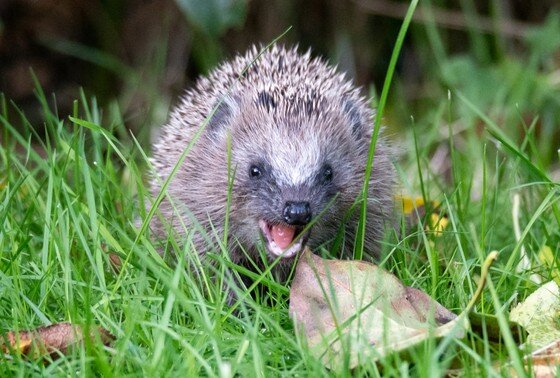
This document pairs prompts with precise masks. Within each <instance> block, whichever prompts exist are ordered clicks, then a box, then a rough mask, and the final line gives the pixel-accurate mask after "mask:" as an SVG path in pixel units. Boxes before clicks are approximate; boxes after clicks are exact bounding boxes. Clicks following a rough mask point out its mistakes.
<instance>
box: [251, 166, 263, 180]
mask: <svg viewBox="0 0 560 378" xmlns="http://www.w3.org/2000/svg"><path fill="white" fill-rule="evenodd" d="M262 174H263V169H262V167H260V166H258V165H255V164H253V165H251V167H250V168H249V176H251V178H259V177H261V176H262Z"/></svg>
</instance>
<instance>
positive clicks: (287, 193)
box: [151, 46, 395, 266]
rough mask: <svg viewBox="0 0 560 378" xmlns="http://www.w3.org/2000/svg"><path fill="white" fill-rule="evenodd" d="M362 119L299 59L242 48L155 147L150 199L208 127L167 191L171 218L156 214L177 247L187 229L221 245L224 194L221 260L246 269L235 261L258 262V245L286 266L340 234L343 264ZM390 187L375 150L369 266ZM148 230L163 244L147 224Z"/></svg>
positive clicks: (388, 209)
mask: <svg viewBox="0 0 560 378" xmlns="http://www.w3.org/2000/svg"><path fill="white" fill-rule="evenodd" d="M373 116H374V113H373V111H372V110H371V109H370V108H369V107H368V105H367V101H366V99H365V98H364V97H363V96H362V95H361V94H360V92H359V90H358V89H357V88H356V87H354V86H353V85H352V83H351V82H350V81H349V80H347V79H346V78H345V76H344V75H343V74H341V73H338V72H337V71H336V70H335V69H334V68H333V67H330V66H329V65H327V64H326V63H325V62H323V61H322V60H320V59H317V58H311V57H310V54H309V52H307V53H306V54H300V53H298V51H297V50H296V49H295V48H294V49H286V48H283V47H280V46H274V47H272V48H270V49H269V50H267V51H265V52H264V53H262V55H261V56H258V50H257V48H256V47H253V48H252V49H250V50H249V51H248V52H247V53H246V54H245V55H240V56H237V57H235V58H234V59H232V60H231V61H229V62H226V63H223V64H222V65H220V66H218V67H217V68H216V69H214V70H213V71H212V72H211V73H210V74H209V75H208V76H207V77H203V78H201V79H199V80H198V82H197V83H196V85H195V86H194V87H193V88H191V89H189V90H187V91H186V94H185V95H184V96H183V97H182V99H181V101H180V103H179V104H178V105H177V106H176V108H175V109H174V110H173V112H172V113H171V116H170V119H169V122H168V123H167V124H166V125H165V126H164V127H163V130H162V133H161V137H160V139H159V140H158V141H157V143H155V144H154V147H153V158H152V163H153V166H154V168H155V172H156V174H157V176H158V177H155V178H154V180H152V185H151V190H152V193H153V194H154V195H157V193H159V191H160V190H161V184H160V183H161V182H162V181H164V180H165V179H166V178H167V177H168V176H169V174H170V173H171V171H172V169H173V167H174V166H175V164H176V163H177V161H178V159H179V157H180V156H181V154H182V152H183V151H184V149H185V148H186V147H187V146H188V145H189V143H190V142H191V141H192V139H193V138H194V137H195V135H197V131H198V130H200V128H201V126H202V125H204V124H205V121H206V120H207V118H210V119H209V120H208V122H207V124H206V127H205V129H204V130H203V131H202V132H201V134H200V137H199V140H198V141H196V143H195V144H194V146H193V148H192V150H191V151H190V152H189V154H188V155H187V157H186V159H185V160H184V162H183V164H182V165H181V166H180V167H179V169H178V171H177V174H176V176H175V177H174V178H173V179H172V180H171V183H170V185H169V188H168V194H169V196H170V197H171V199H172V201H173V204H174V205H175V207H176V209H177V210H178V212H179V213H177V212H176V210H175V208H174V206H173V205H172V204H171V203H170V202H169V201H168V200H164V201H163V202H162V203H161V205H160V210H161V212H162V214H163V215H164V217H165V218H166V219H167V220H169V221H170V222H171V224H172V226H173V228H174V229H175V231H176V232H177V233H178V234H179V235H181V234H183V233H184V230H183V224H184V225H186V226H187V228H188V227H191V226H192V225H193V222H196V223H197V224H199V225H200V226H202V229H205V230H207V231H210V229H213V230H215V231H216V232H217V233H218V236H220V238H223V233H224V228H225V220H226V210H227V209H228V205H227V201H228V190H229V186H230V184H231V198H230V204H229V215H228V251H229V253H230V257H231V258H232V260H233V261H234V262H236V263H239V264H246V265H248V266H249V265H250V264H248V263H247V261H246V260H247V256H246V253H247V254H248V255H249V258H252V259H255V260H258V259H259V257H258V253H257V246H258V245H259V244H260V243H264V246H265V248H266V251H267V255H268V257H269V259H270V260H274V259H277V258H281V259H282V260H283V261H285V263H286V264H289V263H290V262H291V261H292V260H293V257H295V256H296V255H297V254H298V253H299V252H300V251H301V250H302V249H303V247H304V246H305V245H309V246H310V247H311V248H316V247H318V246H319V245H322V244H325V243H326V244H327V245H328V242H329V241H330V240H331V239H333V238H334V237H335V236H336V235H337V233H338V232H340V230H341V229H344V232H345V235H346V242H345V249H346V251H347V252H350V253H351V251H352V249H353V244H354V239H355V229H356V222H357V212H356V214H354V215H352V213H351V209H352V208H353V207H354V205H355V203H356V199H357V198H359V196H360V192H361V190H362V187H363V183H364V180H365V166H366V161H367V154H368V148H369V143H370V138H371V133H372V127H373ZM228 159H229V164H230V169H231V170H233V172H234V173H235V176H234V177H233V181H232V182H231V181H230V179H231V177H232V171H231V170H230V171H228ZM394 184H395V173H394V168H393V166H392V164H391V149H390V148H389V147H387V145H386V142H385V141H384V140H383V139H382V138H380V139H379V140H378V144H377V146H376V150H375V160H374V166H373V171H372V174H371V178H370V186H369V188H370V189H369V193H368V207H367V210H368V223H367V229H366V245H365V248H366V252H369V253H370V254H372V255H374V256H377V255H378V254H379V241H380V239H381V238H382V232H383V225H384V223H386V221H387V220H389V219H390V218H391V217H392V215H393V190H394ZM358 207H359V206H358ZM319 215H320V216H319ZM193 218H194V219H193ZM310 224H312V226H311V227H308V225H310ZM151 227H152V229H153V230H154V231H155V233H156V235H157V236H158V237H164V235H165V227H164V225H163V224H162V223H161V221H160V219H159V218H158V217H154V219H153V220H152V223H151ZM195 243H196V246H197V251H198V252H199V253H201V254H204V253H205V251H206V250H207V249H208V248H209V245H208V244H207V243H206V242H205V241H204V238H202V237H200V236H198V237H197V236H196V235H195ZM243 251H245V252H243Z"/></svg>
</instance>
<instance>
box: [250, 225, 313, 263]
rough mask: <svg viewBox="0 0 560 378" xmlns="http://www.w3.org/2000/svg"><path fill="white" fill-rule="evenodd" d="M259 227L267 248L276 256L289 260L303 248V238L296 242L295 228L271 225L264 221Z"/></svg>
mask: <svg viewBox="0 0 560 378" xmlns="http://www.w3.org/2000/svg"><path fill="white" fill-rule="evenodd" d="M259 227H260V229H261V231H262V233H263V235H264V237H265V239H266V248H267V249H268V251H269V252H270V253H271V254H273V255H275V256H281V257H283V258H289V257H292V256H294V255H296V254H297V253H298V252H299V251H301V249H302V248H303V241H302V239H301V238H299V239H298V240H297V241H295V242H294V236H295V234H296V229H295V228H294V227H290V226H281V225H270V224H269V223H268V222H266V221H264V220H260V221H259Z"/></svg>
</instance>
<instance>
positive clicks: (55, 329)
mask: <svg viewBox="0 0 560 378" xmlns="http://www.w3.org/2000/svg"><path fill="white" fill-rule="evenodd" d="M90 337H91V338H96V337H99V339H100V340H101V342H102V343H103V344H104V345H109V344H110V343H111V342H112V341H113V340H114V337H113V335H111V333H109V331H107V330H106V329H104V328H102V327H94V328H91V330H90ZM83 340H84V334H83V331H82V327H80V326H77V325H74V324H71V323H57V324H52V325H49V326H45V327H39V328H37V329H34V330H29V331H20V332H13V331H12V332H8V333H7V334H6V335H5V336H4V337H0V349H1V350H2V352H3V353H14V352H15V353H19V354H23V355H26V356H29V357H30V358H32V359H37V358H39V357H42V356H45V357H46V356H47V355H50V356H51V358H57V357H58V355H59V353H62V354H65V353H66V352H67V351H68V350H69V348H71V347H72V346H74V345H77V344H79V343H81V342H82V341H83Z"/></svg>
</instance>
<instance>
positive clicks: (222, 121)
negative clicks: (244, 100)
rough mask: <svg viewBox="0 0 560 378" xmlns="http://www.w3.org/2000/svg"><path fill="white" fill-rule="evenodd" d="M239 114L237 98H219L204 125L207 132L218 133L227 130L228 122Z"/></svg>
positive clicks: (225, 96)
mask: <svg viewBox="0 0 560 378" xmlns="http://www.w3.org/2000/svg"><path fill="white" fill-rule="evenodd" d="M238 112H239V99H238V98H237V96H231V95H224V96H222V97H220V98H219V99H218V100H217V101H216V102H215V103H214V106H212V110H211V111H210V114H208V117H209V120H208V124H207V125H206V128H207V130H209V131H211V132H214V133H220V132H221V131H222V130H224V129H225V128H227V126H228V125H229V122H230V120H231V119H232V118H233V117H235V115H236V114H237V113H238Z"/></svg>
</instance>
